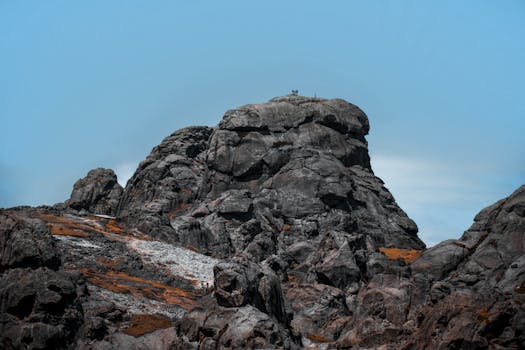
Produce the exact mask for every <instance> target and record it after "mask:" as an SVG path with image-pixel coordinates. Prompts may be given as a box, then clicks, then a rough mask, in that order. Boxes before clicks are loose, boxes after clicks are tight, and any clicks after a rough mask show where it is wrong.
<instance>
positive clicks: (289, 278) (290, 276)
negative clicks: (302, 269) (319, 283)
mask: <svg viewBox="0 0 525 350" xmlns="http://www.w3.org/2000/svg"><path fill="white" fill-rule="evenodd" d="M298 280H299V279H298V278H297V276H294V275H288V282H297V281H298Z"/></svg>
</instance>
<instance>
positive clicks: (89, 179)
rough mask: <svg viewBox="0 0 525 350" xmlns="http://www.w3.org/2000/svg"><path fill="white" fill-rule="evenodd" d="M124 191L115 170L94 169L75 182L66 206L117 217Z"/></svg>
mask: <svg viewBox="0 0 525 350" xmlns="http://www.w3.org/2000/svg"><path fill="white" fill-rule="evenodd" d="M122 191H123V189H122V186H120V184H119V183H118V182H117V175H115V173H114V172H113V170H111V169H103V168H98V169H93V170H90V171H89V172H88V174H87V175H86V177H84V178H82V179H80V180H78V181H77V182H75V185H74V186H73V192H71V197H70V198H69V200H67V201H66V205H67V206H68V207H70V208H72V209H75V210H84V211H86V212H89V213H93V214H102V215H115V214H116V211H117V205H118V203H119V200H120V196H121V195H122Z"/></svg>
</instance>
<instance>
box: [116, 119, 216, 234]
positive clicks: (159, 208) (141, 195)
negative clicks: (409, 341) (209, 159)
mask: <svg viewBox="0 0 525 350" xmlns="http://www.w3.org/2000/svg"><path fill="white" fill-rule="evenodd" d="M211 131H212V129H211V128H208V127H189V128H184V129H181V130H178V131H176V132H174V133H173V134H171V135H170V136H168V137H166V138H165V139H164V140H163V141H162V142H161V143H160V145H158V146H156V147H155V148H154V149H153V150H152V151H151V154H150V155H149V156H148V157H147V158H146V159H145V160H144V161H142V162H141V163H140V164H139V166H138V168H137V170H136V171H135V174H134V175H133V176H132V177H131V179H130V180H129V181H128V184H127V186H126V189H125V190H124V193H123V195H122V199H121V200H120V203H119V207H118V208H119V209H118V215H119V217H120V218H122V219H124V220H125V221H126V222H128V223H129V224H132V225H133V226H135V227H137V228H138V229H139V230H141V231H142V232H144V233H147V234H150V235H152V236H157V237H161V238H163V239H164V240H166V241H172V240H173V237H174V235H175V234H176V233H175V232H174V231H173V230H172V229H171V227H170V225H169V220H170V218H171V217H173V216H175V215H177V213H180V212H181V211H184V209H185V208H187V207H189V206H190V205H191V204H192V203H193V201H194V200H195V198H196V197H197V194H198V191H199V186H200V185H201V183H202V178H203V176H204V174H205V169H206V168H205V165H204V159H203V156H204V154H203V152H204V151H205V150H206V147H207V144H208V139H209V137H210V134H211Z"/></svg>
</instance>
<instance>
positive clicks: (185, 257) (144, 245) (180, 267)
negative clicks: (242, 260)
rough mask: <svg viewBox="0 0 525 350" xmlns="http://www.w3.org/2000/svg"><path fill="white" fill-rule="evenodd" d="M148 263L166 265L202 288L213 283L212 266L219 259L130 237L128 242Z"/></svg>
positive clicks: (161, 243)
mask: <svg viewBox="0 0 525 350" xmlns="http://www.w3.org/2000/svg"><path fill="white" fill-rule="evenodd" d="M128 245H129V247H130V248H131V249H133V250H135V251H136V252H137V253H139V254H140V255H141V257H142V258H143V259H144V260H145V261H146V262H149V263H152V264H155V265H162V266H165V267H167V268H168V269H169V270H170V271H171V273H173V274H174V275H177V276H180V277H183V278H185V279H190V280H195V281H197V282H198V283H199V284H200V287H202V288H204V287H206V285H212V284H213V266H215V265H216V264H218V263H219V262H221V260H219V259H215V258H212V257H209V256H207V255H204V254H200V253H197V252H194V251H192V250H189V249H185V248H181V247H177V246H174V245H171V244H168V243H163V242H158V241H143V240H138V239H132V240H130V241H129V242H128Z"/></svg>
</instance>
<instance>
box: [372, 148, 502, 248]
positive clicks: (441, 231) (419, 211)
mask: <svg viewBox="0 0 525 350" xmlns="http://www.w3.org/2000/svg"><path fill="white" fill-rule="evenodd" d="M372 168H373V170H374V172H375V174H376V175H377V176H379V177H380V178H381V179H382V180H383V181H384V182H385V186H386V187H387V188H388V189H389V190H390V191H391V192H392V194H393V195H394V197H395V198H396V201H397V202H398V203H399V205H400V206H401V207H402V208H403V209H404V210H405V211H406V212H407V214H408V215H409V216H410V217H411V218H412V219H414V220H415V221H416V223H417V224H418V227H419V231H420V232H419V235H420V237H421V238H422V239H423V240H424V241H425V243H426V244H427V245H428V246H432V245H435V244H436V243H439V242H440V241H442V240H444V239H448V238H458V237H459V236H460V234H461V233H462V232H463V231H464V230H466V229H467V228H468V226H469V225H470V224H471V221H472V218H473V217H474V215H475V213H477V212H478V211H479V210H481V209H482V205H483V203H485V202H486V201H487V200H490V199H489V198H492V197H493V191H491V190H490V189H487V188H485V186H483V183H482V182H481V181H475V180H473V178H472V176H471V172H473V171H475V168H476V165H475V164H461V165H460V164H450V163H447V162H443V161H439V160H435V159H422V158H415V157H403V156H397V155H388V156H387V155H377V154H376V155H372Z"/></svg>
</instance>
